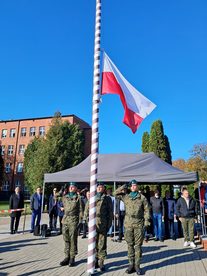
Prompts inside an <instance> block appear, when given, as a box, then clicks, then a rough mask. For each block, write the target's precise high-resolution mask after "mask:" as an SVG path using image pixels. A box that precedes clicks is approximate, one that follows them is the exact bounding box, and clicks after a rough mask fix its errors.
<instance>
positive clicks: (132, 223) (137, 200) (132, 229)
mask: <svg viewBox="0 0 207 276" xmlns="http://www.w3.org/2000/svg"><path fill="white" fill-rule="evenodd" d="M125 188H126V185H122V186H121V187H119V188H118V189H117V190H116V191H115V196H116V197H117V198H119V199H121V200H122V201H123V202H124V204H125V219H124V229H125V232H124V237H125V240H126V242H127V245H128V259H129V267H128V268H127V270H126V273H127V274H131V273H133V272H136V273H137V275H142V271H141V269H140V260H141V256H142V249H141V247H142V243H143V239H144V226H149V220H150V209H149V205H148V201H147V199H146V198H145V196H143V195H141V194H140V193H139V192H138V185H137V181H136V180H132V181H131V182H130V190H131V192H130V193H129V194H124V189H125Z"/></svg>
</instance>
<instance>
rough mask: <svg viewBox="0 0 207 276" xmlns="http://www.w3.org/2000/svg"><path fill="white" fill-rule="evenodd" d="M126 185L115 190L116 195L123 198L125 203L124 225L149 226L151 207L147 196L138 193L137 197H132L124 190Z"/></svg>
mask: <svg viewBox="0 0 207 276" xmlns="http://www.w3.org/2000/svg"><path fill="white" fill-rule="evenodd" d="M124 188H125V185H123V186H121V187H119V188H118V189H117V190H116V191H115V196H116V198H118V199H121V200H122V201H123V202H124V204H125V219H124V226H125V227H126V228H127V227H131V226H136V225H137V226H144V225H145V226H148V225H150V222H149V220H150V207H149V203H148V201H147V199H146V197H145V196H143V195H142V194H140V193H138V195H137V196H136V197H135V198H133V199H132V198H131V197H130V195H129V194H124V193H123V192H122V191H123V189H124Z"/></svg>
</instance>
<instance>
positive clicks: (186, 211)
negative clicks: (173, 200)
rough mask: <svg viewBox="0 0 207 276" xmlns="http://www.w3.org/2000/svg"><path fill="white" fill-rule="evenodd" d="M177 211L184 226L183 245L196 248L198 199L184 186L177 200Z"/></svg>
mask: <svg viewBox="0 0 207 276" xmlns="http://www.w3.org/2000/svg"><path fill="white" fill-rule="evenodd" d="M176 213H177V216H178V218H179V220H180V221H181V224H182V228H183V234H184V245H183V246H184V247H187V246H190V247H191V248H196V245H195V243H194V223H195V221H194V220H195V218H196V215H197V204H196V201H195V200H194V199H193V198H192V197H191V196H190V195H189V192H188V190H187V188H183V190H182V196H181V197H180V198H179V199H178V201H177V205H176Z"/></svg>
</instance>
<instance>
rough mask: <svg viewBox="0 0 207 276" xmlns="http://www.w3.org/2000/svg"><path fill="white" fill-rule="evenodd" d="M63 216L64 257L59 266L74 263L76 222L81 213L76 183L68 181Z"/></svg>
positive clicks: (76, 237) (76, 233)
mask: <svg viewBox="0 0 207 276" xmlns="http://www.w3.org/2000/svg"><path fill="white" fill-rule="evenodd" d="M62 201H63V207H64V216H63V219H62V224H63V229H62V231H63V240H64V242H65V250H64V252H65V258H64V260H63V261H61V262H60V265H61V266H65V265H69V266H74V265H75V255H76V254H77V252H76V250H77V240H78V224H79V221H80V217H82V215H83V207H82V202H81V197H80V196H79V195H78V194H77V184H76V183H75V182H70V184H69V192H68V193H67V194H65V195H64V196H63V199H62Z"/></svg>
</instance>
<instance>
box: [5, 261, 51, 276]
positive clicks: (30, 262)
mask: <svg viewBox="0 0 207 276" xmlns="http://www.w3.org/2000/svg"><path fill="white" fill-rule="evenodd" d="M44 260H46V259H40V260H35V261H29V262H23V263H18V264H17V263H16V262H8V263H13V265H9V266H4V265H5V264H8V263H5V264H0V269H1V270H4V269H8V268H11V267H17V266H21V265H24V264H32V263H36V262H42V261H44ZM0 276H1V272H0Z"/></svg>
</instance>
